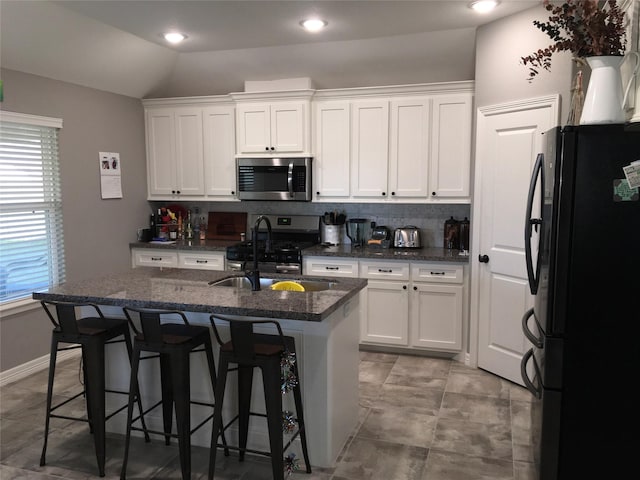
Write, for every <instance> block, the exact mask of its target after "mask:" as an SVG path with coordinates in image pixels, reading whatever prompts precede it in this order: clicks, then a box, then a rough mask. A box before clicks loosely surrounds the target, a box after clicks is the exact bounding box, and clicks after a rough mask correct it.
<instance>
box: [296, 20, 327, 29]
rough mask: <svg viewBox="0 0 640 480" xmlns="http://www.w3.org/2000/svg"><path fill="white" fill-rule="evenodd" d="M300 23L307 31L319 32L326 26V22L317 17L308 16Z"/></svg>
mask: <svg viewBox="0 0 640 480" xmlns="http://www.w3.org/2000/svg"><path fill="white" fill-rule="evenodd" d="M300 25H302V26H303V27H304V28H305V30H307V31H308V32H319V31H320V30H322V29H323V28H324V27H326V26H327V22H325V21H324V20H320V19H319V18H309V19H307V20H303V21H301V22H300Z"/></svg>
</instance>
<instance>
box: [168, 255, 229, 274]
mask: <svg viewBox="0 0 640 480" xmlns="http://www.w3.org/2000/svg"><path fill="white" fill-rule="evenodd" d="M224 261H225V252H200V251H178V268H193V269H196V270H216V271H222V270H224V266H225V263H224Z"/></svg>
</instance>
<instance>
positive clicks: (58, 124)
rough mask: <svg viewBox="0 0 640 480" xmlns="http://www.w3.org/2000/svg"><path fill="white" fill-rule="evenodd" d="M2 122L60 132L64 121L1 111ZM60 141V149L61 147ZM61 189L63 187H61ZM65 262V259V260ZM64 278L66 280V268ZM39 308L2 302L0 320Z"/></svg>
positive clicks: (31, 302) (30, 303)
mask: <svg viewBox="0 0 640 480" xmlns="http://www.w3.org/2000/svg"><path fill="white" fill-rule="evenodd" d="M0 122H1V123H5V122H6V123H17V124H26V125H32V126H34V127H45V128H55V129H58V130H61V129H62V124H63V122H62V119H60V118H54V117H44V116H40V115H30V114H25V113H16V112H8V111H2V110H0ZM59 143H60V142H59V140H58V147H59ZM57 160H58V167H59V163H60V156H59V155H58V159H57ZM58 180H59V182H60V184H61V183H62V181H61V179H60V178H58ZM59 187H60V188H61V185H60V186H59ZM63 237H64V235H63V234H61V238H60V240H61V241H62V242H63V243H62V246H61V247H59V248H60V250H61V253H62V254H63V255H64V238H63ZM63 262H64V259H63ZM50 268H51V267H50ZM62 270H63V273H62V275H63V277H62V279H63V280H64V268H63V269H62ZM38 307H39V302H37V301H36V300H33V298H30V297H22V298H16V299H13V300H5V301H0V318H4V317H7V316H10V315H15V314H18V313H23V312H27V311H30V310H33V309H36V308H38Z"/></svg>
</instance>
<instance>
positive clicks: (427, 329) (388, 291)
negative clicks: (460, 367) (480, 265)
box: [303, 257, 465, 352]
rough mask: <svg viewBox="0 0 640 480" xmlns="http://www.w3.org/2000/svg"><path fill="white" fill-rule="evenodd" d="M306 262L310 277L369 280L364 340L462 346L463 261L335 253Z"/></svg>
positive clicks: (399, 344)
mask: <svg viewBox="0 0 640 480" xmlns="http://www.w3.org/2000/svg"><path fill="white" fill-rule="evenodd" d="M303 262H304V267H303V272H304V274H305V275H316V276H343V277H360V278H367V279H368V280H369V283H368V286H367V289H366V290H365V294H364V298H365V299H366V300H365V302H364V305H362V306H361V317H360V342H361V343H363V344H370V345H380V346H393V347H397V348H407V349H414V350H433V351H439V352H460V351H461V350H462V348H463V341H462V339H463V325H464V321H465V308H464V302H465V295H464V292H465V286H464V281H465V280H464V279H465V275H464V266H463V265H459V264H449V263H444V262H442V263H440V262H438V263H429V262H403V261H393V260H390V261H383V260H379V261H378V260H356V259H353V260H351V259H344V258H332V257H307V258H304V259H303Z"/></svg>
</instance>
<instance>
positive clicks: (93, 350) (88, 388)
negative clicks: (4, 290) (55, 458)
mask: <svg viewBox="0 0 640 480" xmlns="http://www.w3.org/2000/svg"><path fill="white" fill-rule="evenodd" d="M40 303H41V305H42V307H43V308H44V311H45V313H46V314H47V316H48V317H49V319H50V320H51V322H52V324H53V331H52V334H51V354H50V358H49V380H48V385H47V404H46V410H47V411H46V419H45V429H44V445H43V447H42V455H41V457H40V465H41V466H44V465H45V464H46V453H47V443H48V438H49V426H50V421H51V419H52V418H62V419H66V420H78V421H83V422H88V423H89V429H90V431H91V432H92V433H93V438H94V444H95V451H96V459H97V463H98V473H99V475H100V476H101V477H104V475H105V472H104V465H105V450H106V448H105V422H106V421H107V420H108V419H110V418H111V417H113V416H114V415H115V414H116V413H118V412H120V411H122V410H124V409H125V408H127V406H128V403H127V404H126V405H124V406H122V407H120V408H119V409H117V410H116V411H114V412H112V413H110V414H108V415H107V414H106V412H105V408H106V407H105V392H110V393H120V394H124V395H128V396H129V397H130V398H133V399H134V401H135V402H137V404H138V408H139V409H140V412H142V408H141V405H140V399H139V396H138V395H137V390H134V391H133V392H121V391H116V390H111V389H108V388H106V386H105V346H106V345H107V344H111V343H121V342H124V343H125V345H126V348H127V354H128V357H129V363H131V358H132V346H131V334H130V331H129V324H128V322H127V320H126V319H121V318H108V317H105V316H104V315H103V313H102V311H101V310H100V308H99V307H98V306H97V305H94V304H90V303H69V302H51V301H42V302H40ZM82 307H86V308H91V309H92V310H94V311H95V312H96V313H97V315H98V316H97V317H95V316H88V317H83V318H78V310H79V309H80V308H82ZM53 312H55V315H54V314H53ZM118 337H122V339H121V340H113V339H115V338H118ZM61 343H63V344H71V345H72V346H70V347H63V348H60V347H59V344H61ZM77 348H80V349H81V350H82V365H83V376H84V389H83V390H82V391H81V392H79V393H77V394H76V395H73V396H72V397H71V398H68V399H67V400H65V401H62V402H61V403H59V404H57V405H52V401H53V386H54V378H55V368H56V358H57V352H58V351H63V350H71V349H77ZM81 395H84V396H85V399H86V405H87V407H86V408H87V418H86V419H85V418H81V417H71V416H68V415H60V414H57V413H53V412H55V411H56V410H57V409H58V408H60V407H62V406H63V405H65V404H67V403H69V402H70V401H72V400H74V399H76V398H78V397H80V396H81ZM141 423H142V430H143V431H144V434H145V440H147V441H149V435H148V433H147V431H146V425H145V423H144V418H143V417H141Z"/></svg>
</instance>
